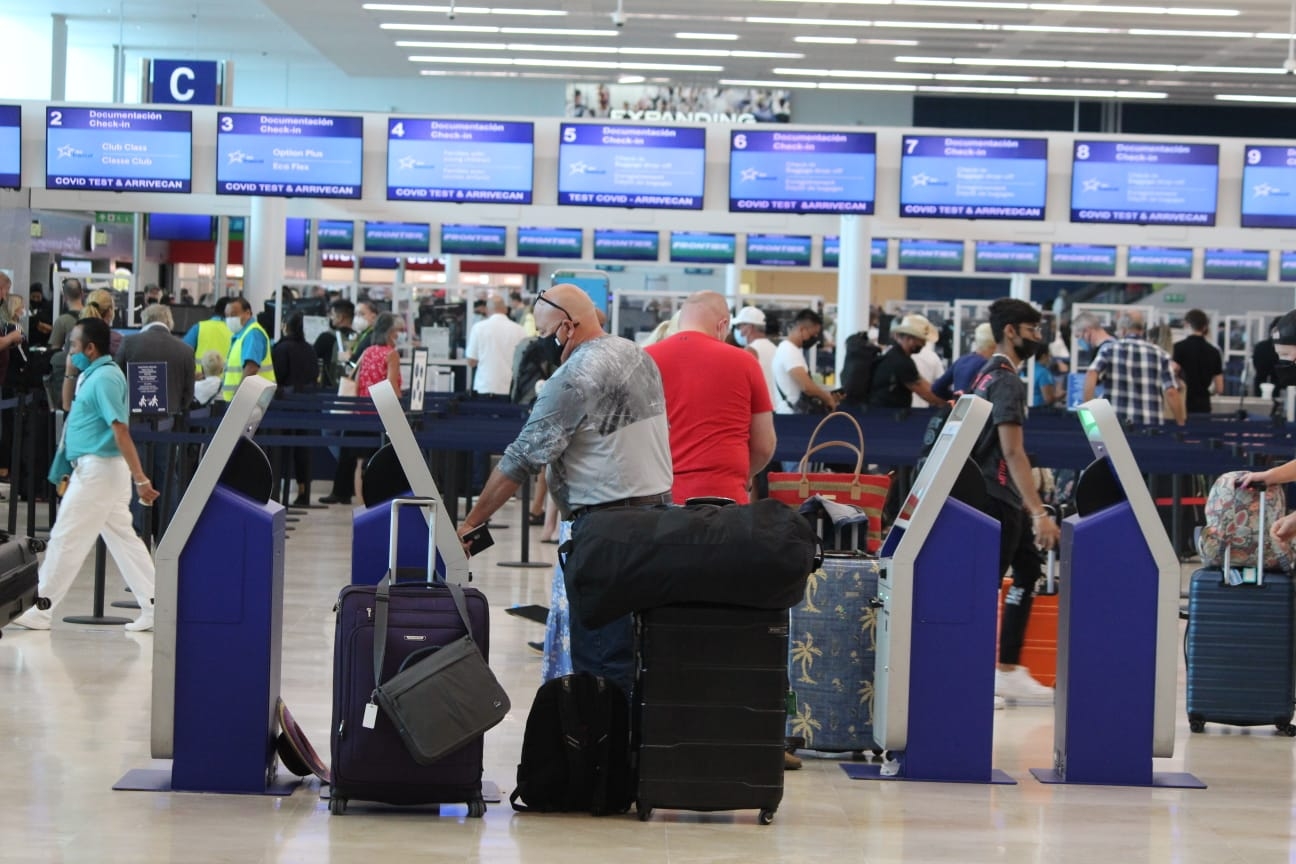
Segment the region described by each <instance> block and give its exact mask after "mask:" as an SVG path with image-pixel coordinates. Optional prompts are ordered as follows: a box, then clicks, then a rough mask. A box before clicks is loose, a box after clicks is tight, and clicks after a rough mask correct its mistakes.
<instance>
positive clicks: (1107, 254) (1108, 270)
mask: <svg viewBox="0 0 1296 864" xmlns="http://www.w3.org/2000/svg"><path fill="white" fill-rule="evenodd" d="M1051 266H1052V270H1053V275H1054V276H1115V275H1116V247H1115V246H1085V245H1083V244H1076V243H1054V244H1053V254H1052V265H1051Z"/></svg>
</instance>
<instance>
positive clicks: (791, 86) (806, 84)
mask: <svg viewBox="0 0 1296 864" xmlns="http://www.w3.org/2000/svg"><path fill="white" fill-rule="evenodd" d="M720 83H721V84H724V85H726V86H728V87H773V88H776V89H779V90H817V89H818V88H819V85H818V84H816V83H814V82H813V81H752V80H749V79H743V78H721V79H720Z"/></svg>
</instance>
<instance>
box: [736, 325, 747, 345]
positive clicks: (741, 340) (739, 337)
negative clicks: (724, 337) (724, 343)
mask: <svg viewBox="0 0 1296 864" xmlns="http://www.w3.org/2000/svg"><path fill="white" fill-rule="evenodd" d="M734 341H735V342H737V343H738V344H739V345H740V346H742V347H743V348H746V347H747V335H746V334H745V333H743V331H742V328H741V327H740V328H738V329H736V330H734Z"/></svg>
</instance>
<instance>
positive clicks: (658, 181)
mask: <svg viewBox="0 0 1296 864" xmlns="http://www.w3.org/2000/svg"><path fill="white" fill-rule="evenodd" d="M561 129H562V132H561V135H562V137H561V141H560V143H559V146H558V203H559V204H581V205H586V206H591V207H644V208H653V209H667V210H701V209H702V193H703V189H704V187H705V180H706V130H705V129H685V128H674V127H668V126H603V125H599V124H583V123H563V124H562V126H561Z"/></svg>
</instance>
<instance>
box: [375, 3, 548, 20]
mask: <svg viewBox="0 0 1296 864" xmlns="http://www.w3.org/2000/svg"><path fill="white" fill-rule="evenodd" d="M360 8H362V9H364V10H365V11H368V12H430V13H439V14H442V15H446V14H449V13H450V12H451V11H453V12H454V14H456V15H534V16H539V17H564V16H566V15H567V12H566V11H565V10H563V9H492V8H489V7H486V6H459V5H455V6H453V7H450V6H425V5H421V4H413V3H365V4H364V5H363V6H361V7H360Z"/></svg>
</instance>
